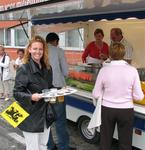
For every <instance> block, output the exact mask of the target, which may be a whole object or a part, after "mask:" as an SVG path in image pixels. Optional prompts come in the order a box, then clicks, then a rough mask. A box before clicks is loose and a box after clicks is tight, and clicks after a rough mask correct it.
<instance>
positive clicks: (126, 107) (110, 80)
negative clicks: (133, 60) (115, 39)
mask: <svg viewBox="0 0 145 150" xmlns="http://www.w3.org/2000/svg"><path fill="white" fill-rule="evenodd" d="M124 55H125V48H124V46H123V45H122V44H121V43H114V44H112V47H111V48H110V57H111V59H112V61H111V62H110V63H108V65H105V66H104V67H103V68H102V69H101V70H100V72H99V74H98V76H97V79H96V83H95V87H94V89H93V97H95V98H98V97H99V96H100V95H101V94H102V93H103V99H102V114H101V116H102V125H101V130H100V133H101V141H100V150H110V149H111V144H112V138H113V132H114V129H115V125H116V124H117V129H118V140H119V150H132V133H133V119H134V111H133V107H134V105H133V100H142V99H143V97H144V94H143V92H142V89H141V85H140V80H139V75H138V72H137V70H136V69H135V68H134V67H132V66H131V65H129V64H128V63H127V62H126V61H124V60H123V58H124Z"/></svg>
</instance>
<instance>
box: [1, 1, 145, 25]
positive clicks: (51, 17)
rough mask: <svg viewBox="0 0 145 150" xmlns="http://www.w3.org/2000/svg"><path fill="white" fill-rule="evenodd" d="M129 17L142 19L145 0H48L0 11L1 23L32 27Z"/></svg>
mask: <svg viewBox="0 0 145 150" xmlns="http://www.w3.org/2000/svg"><path fill="white" fill-rule="evenodd" d="M44 4H45V5H44ZM128 17H136V18H141V19H143V18H145V0H73V1H72V0H47V1H45V3H43V5H35V7H30V8H28V7H23V8H21V9H20V8H17V9H13V10H7V11H6V12H3V13H2V12H0V20H19V19H21V20H27V21H29V20H30V21H32V23H33V24H34V25H42V24H53V23H54V24H55V23H68V22H78V21H88V20H101V19H108V20H112V19H116V18H122V19H126V18H128Z"/></svg>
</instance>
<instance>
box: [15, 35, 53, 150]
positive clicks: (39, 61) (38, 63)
mask: <svg viewBox="0 0 145 150" xmlns="http://www.w3.org/2000/svg"><path fill="white" fill-rule="evenodd" d="M51 87H52V70H51V67H50V65H49V64H48V49H47V45H46V43H45V41H44V39H43V38H41V37H40V36H35V37H34V38H32V39H31V40H30V42H29V44H28V46H27V48H26V50H25V55H24V64H23V65H22V67H20V68H19V69H18V70H17V73H16V79H15V86H14V98H15V99H16V100H17V101H18V102H19V103H20V104H21V106H22V107H23V108H24V109H25V110H26V111H27V112H28V113H29V114H30V116H29V117H28V118H26V119H25V120H24V121H23V122H22V123H21V124H20V125H19V126H18V127H19V128H20V129H21V130H22V131H23V135H24V137H25V141H26V150H40V149H41V150H47V147H46V144H47V141H48V137H49V126H47V119H46V109H47V103H46V102H45V101H44V99H43V98H42V94H40V93H42V90H43V89H49V88H51Z"/></svg>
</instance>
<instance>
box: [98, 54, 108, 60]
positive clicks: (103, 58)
mask: <svg viewBox="0 0 145 150" xmlns="http://www.w3.org/2000/svg"><path fill="white" fill-rule="evenodd" d="M99 57H100V58H101V59H102V60H106V59H107V55H105V54H103V53H101V54H100V55H99Z"/></svg>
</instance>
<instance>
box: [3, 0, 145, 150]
mask: <svg viewBox="0 0 145 150" xmlns="http://www.w3.org/2000/svg"><path fill="white" fill-rule="evenodd" d="M45 3H46V2H45ZM18 12H19V13H18ZM22 12H23V13H24V15H22ZM6 14H8V12H6ZM6 14H5V15H6ZM15 14H16V11H15V10H13V11H11V16H10V17H11V19H12V16H13V18H14V19H16V18H15V17H17V15H19V14H20V15H19V16H21V21H22V20H23V19H24V20H26V18H28V21H30V22H31V23H32V25H30V27H31V31H30V33H29V35H30V36H33V35H34V34H40V35H41V34H42V33H44V34H45V33H47V32H57V33H61V32H64V31H70V30H72V29H80V28H83V35H84V38H82V39H83V41H84V47H85V46H86V45H87V43H89V42H90V41H91V40H93V31H94V30H95V29H96V28H101V29H103V31H104V34H105V37H104V41H106V42H107V43H108V44H109V43H110V29H111V28H112V27H119V28H121V29H122V31H123V33H124V37H125V38H126V39H127V40H128V41H129V42H130V43H131V44H132V45H133V48H134V51H133V63H132V65H134V66H135V67H136V68H137V69H138V72H139V75H140V80H141V84H142V89H143V91H145V60H144V55H145V53H144V51H145V50H144V48H145V45H144V43H145V42H144V39H145V26H144V24H145V2H144V0H105V1H104V0H74V1H71V0H66V1H63V0H62V1H56V2H55V1H53V3H51V1H49V3H48V4H46V5H42V6H39V7H32V8H25V11H22V10H19V9H18V10H17V14H16V15H15ZM7 17H8V16H7ZM31 23H30V24H31ZM82 52H83V50H82V49H77V51H76V49H75V50H72V49H69V50H68V49H67V50H65V54H66V56H69V55H70V53H71V57H73V63H72V61H71V62H70V57H67V61H68V62H69V77H68V78H67V79H66V83H67V85H69V86H72V87H74V88H76V89H77V90H78V91H77V92H76V93H75V94H72V95H69V96H66V103H67V106H66V109H67V119H69V120H71V121H73V122H76V123H77V124H78V129H79V132H80V135H81V136H82V138H83V139H84V140H85V141H87V142H89V143H96V142H98V141H99V128H98V129H96V132H95V133H94V134H91V133H90V132H89V131H88V129H87V126H88V123H89V121H90V118H91V116H92V113H93V111H94V108H95V107H94V106H93V103H92V95H91V92H92V89H93V86H94V82H95V79H96V77H97V74H98V72H99V70H100V68H101V66H100V65H94V66H90V65H88V64H83V63H82V62H81V54H82ZM76 54H77V55H78V54H79V59H77V60H75V59H76V58H77V57H76ZM134 110H135V119H134V131H133V146H135V147H137V148H140V149H145V143H144V139H145V99H144V100H143V101H141V102H139V103H138V104H137V103H135V107H134ZM114 138H116V139H117V132H116V131H115V134H114Z"/></svg>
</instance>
